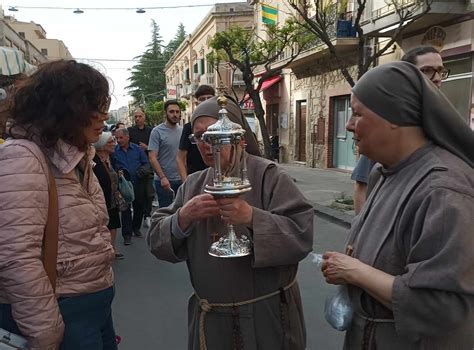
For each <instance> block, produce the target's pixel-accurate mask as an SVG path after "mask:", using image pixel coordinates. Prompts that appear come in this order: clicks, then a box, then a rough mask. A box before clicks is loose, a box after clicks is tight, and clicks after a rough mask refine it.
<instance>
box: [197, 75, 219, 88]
mask: <svg viewBox="0 0 474 350" xmlns="http://www.w3.org/2000/svg"><path fill="white" fill-rule="evenodd" d="M214 83H215V79H214V73H206V74H202V75H201V77H200V84H201V85H211V86H214Z"/></svg>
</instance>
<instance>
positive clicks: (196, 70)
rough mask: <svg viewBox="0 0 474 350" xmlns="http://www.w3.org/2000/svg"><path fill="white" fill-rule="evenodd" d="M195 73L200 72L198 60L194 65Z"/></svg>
mask: <svg viewBox="0 0 474 350" xmlns="http://www.w3.org/2000/svg"><path fill="white" fill-rule="evenodd" d="M193 73H194V74H197V73H199V70H198V64H197V62H196V63H194V65H193Z"/></svg>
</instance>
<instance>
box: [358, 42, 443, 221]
mask: <svg viewBox="0 0 474 350" xmlns="http://www.w3.org/2000/svg"><path fill="white" fill-rule="evenodd" d="M401 61H405V62H409V63H411V64H414V65H415V66H417V67H418V69H419V70H420V71H421V72H422V73H423V74H424V75H425V76H426V77H427V78H428V79H429V80H431V81H432V82H433V84H435V85H436V86H437V87H438V88H440V87H441V82H442V81H443V80H445V79H447V78H448V76H449V70H448V69H446V68H444V65H443V59H442V58H441V55H440V54H439V51H438V50H436V49H435V48H434V47H432V46H417V47H414V48H413V49H411V50H408V51H407V52H406V53H405V55H403V57H402V59H401ZM374 164H375V162H374V161H372V160H370V159H369V158H367V157H366V156H364V155H361V156H360V158H359V161H358V162H357V165H356V167H355V168H354V171H353V172H352V176H351V179H352V180H354V181H355V184H354V209H355V212H356V214H358V213H359V212H360V210H361V209H362V206H363V205H364V203H365V199H366V197H367V184H368V182H369V174H370V171H371V170H372V167H373V166H374Z"/></svg>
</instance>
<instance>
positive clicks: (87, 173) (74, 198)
mask: <svg viewBox="0 0 474 350" xmlns="http://www.w3.org/2000/svg"><path fill="white" fill-rule="evenodd" d="M109 104H110V97H109V86H108V82H107V80H106V79H105V77H104V76H103V75H102V74H100V73H99V72H98V71H97V70H95V69H93V68H92V67H90V66H88V65H86V64H82V63H78V62H75V61H72V60H71V61H64V60H60V61H54V62H48V63H45V64H43V65H41V66H40V67H39V69H38V70H37V71H36V72H35V73H34V74H33V75H31V76H30V77H27V78H25V79H23V80H22V81H20V82H18V83H17V85H16V86H15V89H14V91H13V92H12V94H11V96H10V97H9V99H8V101H7V103H6V108H5V110H4V111H3V112H2V117H3V120H6V122H7V123H6V128H7V133H8V135H9V136H10V138H9V139H8V140H7V141H6V142H5V143H4V144H3V145H1V146H0V303H1V304H0V327H2V328H4V329H7V330H8V331H11V332H13V333H17V334H21V335H23V336H24V337H25V338H26V339H27V341H28V348H29V349H58V348H59V349H67V350H70V349H91V350H92V349H94V350H98V349H107V350H108V349H116V348H117V345H116V343H115V331H114V327H113V323H112V311H111V304H112V300H113V297H114V288H113V285H114V279H113V273H112V267H111V266H112V261H113V259H114V250H113V247H112V245H111V242H110V232H109V230H108V229H107V222H108V215H107V207H106V204H105V200H104V195H103V192H102V190H101V188H100V186H99V183H98V181H97V178H96V177H95V176H94V174H93V171H92V162H91V160H92V158H93V157H94V154H93V153H94V152H93V148H92V147H91V144H92V143H94V142H97V141H98V139H99V137H100V135H101V133H102V129H103V127H104V121H106V120H107V118H108V116H107V111H108V108H109ZM49 174H51V175H52V177H50V176H49ZM49 179H51V181H50V180H49ZM54 187H56V189H57V203H58V205H57V207H58V219H59V224H58V225H57V227H58V230H57V235H58V244H57V260H56V270H55V274H56V279H54V278H50V275H49V274H47V273H46V271H45V267H44V265H43V261H42V255H43V236H44V233H45V226H46V224H47V223H49V220H48V219H47V217H48V210H50V209H51V206H50V201H49V198H52V197H51V196H50V194H51V193H52V191H51V190H52V189H54ZM53 266H54V265H53ZM53 270H54V267H53Z"/></svg>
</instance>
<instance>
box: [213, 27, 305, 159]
mask: <svg viewBox="0 0 474 350" xmlns="http://www.w3.org/2000/svg"><path fill="white" fill-rule="evenodd" d="M266 36H267V38H265V39H264V38H259V37H258V36H257V33H256V32H255V30H248V29H246V28H243V27H240V26H233V27H230V28H229V29H227V30H226V31H223V32H219V33H216V35H215V36H214V37H213V38H212V40H211V41H210V45H209V46H210V47H211V48H212V49H213V50H214V51H213V52H211V53H210V54H208V55H207V59H208V62H209V63H211V64H212V65H213V66H214V68H215V69H216V70H217V71H218V72H219V70H218V67H219V63H220V62H226V64H227V65H229V66H230V68H231V69H232V70H233V71H234V72H235V70H237V69H239V70H240V71H241V72H242V76H243V80H244V82H245V92H246V93H247V94H248V96H249V97H250V98H251V99H252V100H253V103H254V106H255V107H254V108H255V110H254V112H255V116H256V117H257V119H258V121H259V124H260V129H261V132H262V138H263V146H264V155H265V157H267V158H270V157H271V148H270V137H269V134H268V130H267V128H266V124H265V111H264V109H263V106H262V101H261V100H260V94H259V93H260V89H261V88H262V84H263V83H264V82H265V81H266V80H268V79H270V78H272V77H275V76H276V75H278V74H279V73H280V72H281V70H282V69H283V68H285V67H287V66H288V65H289V64H291V63H292V62H293V61H294V59H295V58H296V57H297V56H298V55H299V53H300V52H301V51H303V50H305V49H306V48H307V46H308V44H309V43H310V42H311V40H313V39H314V37H313V35H312V34H311V33H309V32H308V31H307V30H306V29H305V28H303V27H301V26H300V25H298V24H297V23H296V22H295V21H294V20H289V21H286V23H285V24H284V25H283V26H281V27H278V26H277V25H266ZM285 52H287V53H289V55H288V56H287V58H286V59H285V60H281V59H280V58H281V57H282V55H284V54H285ZM277 62H278V64H276V63H277ZM256 73H259V75H258V80H257V83H256V85H255V84H254V81H255V79H256V78H257V77H256ZM238 100H240V101H242V100H243V96H242V98H240V99H239V98H238Z"/></svg>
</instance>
